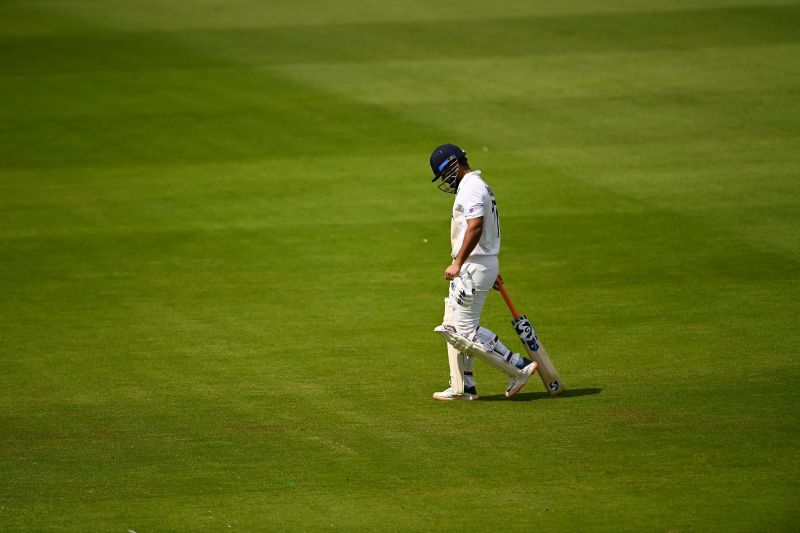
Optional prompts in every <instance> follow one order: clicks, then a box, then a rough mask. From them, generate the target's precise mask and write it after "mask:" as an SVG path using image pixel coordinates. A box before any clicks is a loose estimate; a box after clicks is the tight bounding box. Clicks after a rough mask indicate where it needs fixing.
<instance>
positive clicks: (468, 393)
mask: <svg viewBox="0 0 800 533" xmlns="http://www.w3.org/2000/svg"><path fill="white" fill-rule="evenodd" d="M433 398H434V399H435V400H441V401H444V402H448V401H450V400H477V399H478V398H480V396H478V391H477V390H475V387H474V386H473V387H464V393H463V394H456V390H455V389H454V388H453V387H448V388H447V390H443V391H441V392H434V393H433Z"/></svg>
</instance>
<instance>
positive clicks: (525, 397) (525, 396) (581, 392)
mask: <svg viewBox="0 0 800 533" xmlns="http://www.w3.org/2000/svg"><path fill="white" fill-rule="evenodd" d="M601 392H603V389H598V388H589V389H567V390H565V391H564V392H562V393H561V394H559V395H558V396H550V395H549V394H547V392H545V391H541V392H520V393H519V394H515V395H514V396H512V397H511V398H506V397H505V395H504V394H493V395H491V396H481V399H480V401H482V402H496V401H499V400H503V401H506V402H507V401H512V402H532V401H534V400H545V399H550V400H561V399H564V398H577V397H578V396H590V395H592V394H600V393H601Z"/></svg>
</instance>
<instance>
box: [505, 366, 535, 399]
mask: <svg viewBox="0 0 800 533" xmlns="http://www.w3.org/2000/svg"><path fill="white" fill-rule="evenodd" d="M538 366H539V365H537V364H536V361H531V364H529V365H528V366H526V367H525V368H523V369H522V376H520V377H519V378H509V379H508V388H507V389H506V398H511V397H512V396H514V395H515V394H516V393H518V392H519V391H521V390H522V387H524V386H525V383H527V382H528V378H529V377H531V376H532V375H533V373H534V372H536V369H537V368H538Z"/></svg>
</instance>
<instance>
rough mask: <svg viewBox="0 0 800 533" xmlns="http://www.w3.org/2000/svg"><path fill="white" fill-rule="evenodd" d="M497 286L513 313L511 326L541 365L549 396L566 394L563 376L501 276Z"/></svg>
mask: <svg viewBox="0 0 800 533" xmlns="http://www.w3.org/2000/svg"><path fill="white" fill-rule="evenodd" d="M495 286H496V287H497V290H499V291H500V294H502V295H503V300H505V301H506V305H507V306H508V310H509V311H511V316H512V317H514V318H513V320H511V325H513V326H514V329H515V330H516V332H517V335H519V340H521V341H522V345H523V346H525V351H526V352H528V355H530V357H531V359H533V360H534V361H536V363H537V364H538V365H539V369H538V372H539V377H540V378H542V383H544V387H545V388H546V389H547V392H548V394H549V395H550V396H557V395H559V394H561V393H562V392H564V382H563V381H561V376H559V375H558V371H557V370H556V367H554V366H553V362H552V361H550V357H549V356H548V355H547V352H546V351H545V349H544V346H542V343H541V342H539V337H538V336H537V335H536V331H535V330H534V329H533V325H532V324H531V321H530V320H528V317H526V316H525V315H523V314H522V313H520V312H519V311H517V309H516V307H514V304H513V303H512V302H511V298H510V297H509V296H508V291H506V288H505V286H504V285H503V279H502V278H501V277H500V276H498V277H497V283H496V285H495Z"/></svg>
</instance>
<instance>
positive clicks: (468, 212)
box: [463, 187, 485, 219]
mask: <svg viewBox="0 0 800 533" xmlns="http://www.w3.org/2000/svg"><path fill="white" fill-rule="evenodd" d="M463 205H464V218H466V219H470V218H478V217H482V216H483V214H484V208H485V203H484V201H483V192H482V191H481V190H480V189H479V188H477V187H475V188H473V189H470V190H469V191H468V192H467V194H466V195H465V197H464V204H463Z"/></svg>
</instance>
